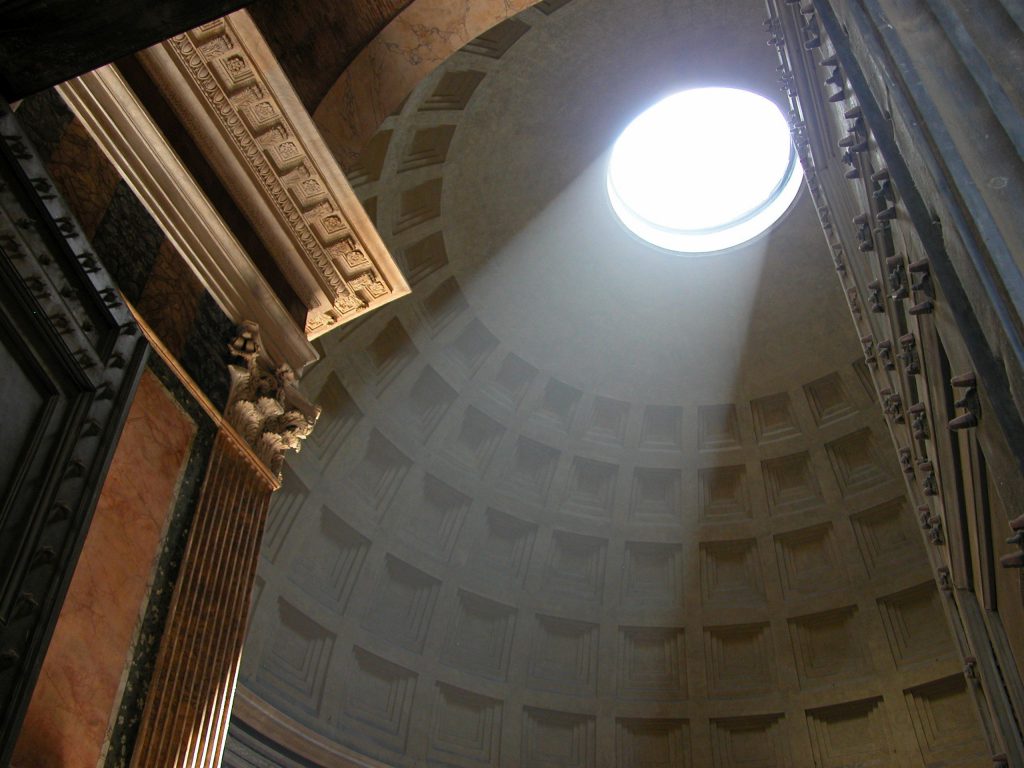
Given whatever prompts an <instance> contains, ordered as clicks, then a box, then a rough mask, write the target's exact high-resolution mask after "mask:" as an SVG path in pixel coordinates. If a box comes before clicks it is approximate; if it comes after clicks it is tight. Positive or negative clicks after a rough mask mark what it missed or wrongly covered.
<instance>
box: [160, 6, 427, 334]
mask: <svg viewBox="0 0 1024 768" xmlns="http://www.w3.org/2000/svg"><path fill="white" fill-rule="evenodd" d="M142 58H143V62H144V63H145V64H146V66H147V68H148V70H149V72H150V74H151V75H152V77H153V78H154V79H155V80H156V81H157V83H158V84H159V85H160V86H161V88H163V89H164V90H165V92H166V94H167V95H168V97H169V99H170V101H171V102H172V104H174V106H175V108H176V109H177V110H178V112H179V116H180V117H181V119H182V122H183V123H184V124H185V125H186V126H187V127H188V129H189V130H190V131H191V133H192V135H193V137H194V138H195V139H196V141H197V143H198V144H199V146H200V147H201V148H202V150H203V151H204V152H205V153H206V156H207V159H208V161H209V162H210V163H211V165H212V166H213V167H214V168H215V169H216V170H217V172H218V174H219V175H220V176H221V178H222V180H223V181H224V182H225V185H226V186H227V188H228V190H229V191H230V192H231V194H232V195H233V196H234V197H235V199H236V201H237V202H238V203H239V205H240V207H241V208H242V209H243V210H244V211H245V212H246V214H247V215H248V217H249V219H250V221H252V222H253V225H254V227H255V228H256V230H257V231H258V232H259V233H260V235H261V237H262V239H263V240H264V242H265V243H266V244H267V246H268V249H269V250H270V252H271V253H272V255H273V256H274V258H275V260H276V261H277V262H278V265H279V266H280V268H281V271H282V272H283V274H284V275H285V277H286V279H288V280H289V282H290V283H291V285H292V287H293V289H294V290H295V291H296V292H297V293H298V294H299V296H300V297H301V298H302V300H303V301H304V302H305V303H306V307H307V309H308V314H307V318H306V327H305V331H306V335H307V337H308V338H310V339H312V338H315V337H317V336H320V335H322V334H324V333H326V332H327V331H329V330H331V329H332V328H334V327H336V326H337V325H340V324H341V323H344V322H347V321H349V320H351V319H353V318H355V317H358V316H359V315H361V314H363V313H365V312H367V311H369V310H371V309H374V308H375V307H378V306H380V305H381V304H384V303H386V302H388V301H391V300H392V299H395V298H398V297H399V296H403V295H405V294H406V293H408V292H409V287H408V285H407V283H406V282H405V279H404V278H403V277H402V274H401V272H400V271H399V269H398V267H397V266H396V264H395V263H394V261H393V259H392V258H391V256H390V254H389V253H388V251H387V249H386V247H385V246H384V244H383V242H382V241H381V239H380V236H379V235H378V234H377V231H376V229H375V228H374V226H373V224H372V223H371V222H370V220H369V218H368V217H367V215H366V213H365V212H364V211H363V209H362V206H361V205H360V203H359V201H358V200H357V199H356V197H355V195H354V194H353V192H352V189H351V187H350V186H349V184H348V182H347V181H346V180H345V177H344V174H343V173H342V171H341V169H340V167H339V166H338V164H337V162H336V161H335V160H334V158H333V157H332V156H331V155H330V152H329V151H328V149H327V147H326V145H325V144H324V142H323V139H322V138H321V137H320V134H319V132H318V131H317V129H316V128H315V126H314V125H313V122H312V119H311V118H310V116H309V114H308V112H306V110H305V108H304V107H303V106H302V104H301V102H300V101H299V98H298V96H297V95H296V94H295V92H294V89H293V88H292V86H291V84H290V83H289V81H288V79H287V78H286V77H285V75H284V73H283V72H282V71H281V69H280V66H279V65H278V63H277V61H276V59H275V58H274V56H273V55H272V54H271V53H270V51H269V49H268V48H267V46H266V43H265V41H264V40H263V38H262V36H261V35H260V33H259V31H258V30H257V29H256V27H255V25H254V24H253V23H252V21H251V19H250V18H249V16H248V14H247V13H245V12H244V11H243V12H239V13H235V14H232V15H231V16H226V17H224V18H222V19H217V20H216V21H213V22H210V23H209V24H204V25H203V26H200V27H197V28H196V29H193V30H191V31H189V32H186V33H184V34H181V35H177V36H175V37H173V38H171V39H169V40H167V41H165V42H164V43H162V44H161V45H159V46H155V47H154V48H151V49H149V50H148V51H145V52H144V53H143V54H142Z"/></svg>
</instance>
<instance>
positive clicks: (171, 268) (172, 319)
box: [135, 240, 205, 357]
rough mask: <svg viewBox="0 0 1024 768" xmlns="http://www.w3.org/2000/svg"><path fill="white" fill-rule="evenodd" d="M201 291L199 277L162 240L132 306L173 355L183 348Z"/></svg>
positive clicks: (193, 321)
mask: <svg viewBox="0 0 1024 768" xmlns="http://www.w3.org/2000/svg"><path fill="white" fill-rule="evenodd" d="M204 293H205V291H204V289H203V286H202V284H201V283H200V282H199V278H197V277H196V276H195V274H194V273H193V272H192V270H190V269H189V268H188V265H186V264H185V262H184V261H183V260H182V258H181V256H179V255H178V252H177V251H176V250H175V248H174V246H173V245H171V243H170V241H168V240H164V242H163V243H162V244H161V246H160V252H159V254H158V255H157V257H156V261H155V262H154V263H153V271H152V272H150V274H149V279H148V280H147V281H146V285H145V287H144V288H143V289H142V296H141V297H140V298H139V301H138V303H137V304H136V305H135V306H136V309H138V311H139V312H140V313H141V314H142V316H143V317H144V318H145V319H146V322H147V323H149V326H150V327H151V328H152V329H153V330H154V331H156V334H157V336H159V337H160V340H161V341H162V342H163V343H164V345H165V346H166V347H167V349H168V350H170V352H171V354H172V355H174V356H175V357H181V354H182V352H183V351H184V350H185V345H186V344H187V343H188V340H189V336H190V335H191V333H192V326H193V325H194V323H195V321H196V313H197V312H198V311H199V301H200V298H201V297H202V296H203V295H204Z"/></svg>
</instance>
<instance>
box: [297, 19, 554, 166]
mask: <svg viewBox="0 0 1024 768" xmlns="http://www.w3.org/2000/svg"><path fill="white" fill-rule="evenodd" d="M537 4H538V1H537V0H477V2H473V3H469V2H466V1H465V0H413V2H412V3H410V4H409V5H408V6H406V8H405V9H404V10H403V11H402V12H401V13H400V14H399V15H398V16H397V17H396V18H395V19H394V20H392V21H391V23H389V24H388V25H387V26H386V27H385V28H384V29H383V31H381V33H380V34H379V35H377V37H376V38H374V39H373V40H372V41H371V42H370V43H369V44H368V45H367V46H366V47H365V48H364V49H363V50H362V51H361V52H360V53H359V55H358V56H356V58H355V59H354V60H353V61H352V63H351V64H350V65H349V66H348V68H346V69H345V71H344V72H342V73H341V76H340V77H339V78H338V80H337V81H336V82H335V83H334V85H333V86H331V88H330V90H328V91H327V94H326V95H325V96H324V98H323V100H322V101H321V102H320V104H319V105H318V106H317V107H316V110H315V111H314V112H313V119H314V120H315V122H316V124H317V127H319V128H320V131H321V133H322V134H323V136H324V139H325V140H326V141H327V145H328V146H329V147H330V148H331V151H332V152H333V153H334V156H335V157H336V158H337V159H338V161H339V162H340V163H341V164H342V166H343V167H346V168H347V167H348V166H349V165H350V164H351V163H352V162H353V161H354V160H355V159H356V158H357V157H358V156H359V153H360V151H361V150H362V148H363V145H364V144H365V142H366V140H367V139H369V138H370V136H372V135H373V132H374V131H375V130H377V127H378V126H379V125H380V124H381V122H382V121H383V120H384V118H385V117H387V116H388V115H390V114H391V113H392V112H394V111H395V109H396V108H397V107H398V106H399V105H400V104H401V103H402V101H403V100H404V99H405V98H406V96H408V95H409V93H410V92H411V91H412V89H413V88H414V87H415V86H416V84H417V83H419V82H420V81H421V80H422V79H423V78H425V77H426V76H427V75H429V74H430V73H431V72H432V71H433V70H434V68H435V67H437V66H438V65H439V64H441V62H443V61H444V60H445V59H447V58H448V57H449V56H451V55H452V54H453V53H455V52H456V51H458V50H459V49H460V48H462V46H463V45H465V44H466V43H468V42H469V41H470V40H472V39H473V38H475V37H477V36H479V35H481V34H483V33H484V32H486V31H487V30H488V29H490V28H491V27H493V26H495V25H496V24H498V23H500V22H502V21H504V20H505V19H507V18H510V17H512V16H515V15H516V14H517V13H519V12H520V11H523V10H525V9H526V8H529V7H530V6H532V5H537Z"/></svg>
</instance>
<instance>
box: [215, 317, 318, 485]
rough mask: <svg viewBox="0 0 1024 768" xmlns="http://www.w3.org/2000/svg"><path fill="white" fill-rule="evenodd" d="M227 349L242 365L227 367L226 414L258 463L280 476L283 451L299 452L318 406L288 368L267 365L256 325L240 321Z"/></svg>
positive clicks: (311, 428)
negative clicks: (307, 397) (228, 377)
mask: <svg viewBox="0 0 1024 768" xmlns="http://www.w3.org/2000/svg"><path fill="white" fill-rule="evenodd" d="M228 351H229V352H230V353H231V355H232V356H234V357H236V358H240V359H241V360H243V361H244V362H245V365H244V366H240V365H229V366H228V372H229V373H230V374H231V391H230V393H229V394H228V405H227V408H225V409H224V416H225V418H226V419H227V420H228V423H229V424H230V425H231V426H232V427H233V428H234V429H235V430H236V431H237V432H238V433H239V434H240V435H242V437H243V438H245V441H246V442H247V443H248V444H249V447H250V448H252V450H253V452H254V453H255V454H256V456H257V457H258V458H259V459H260V461H262V462H263V463H264V464H265V465H266V466H267V467H269V468H270V470H271V471H272V472H273V473H274V474H275V475H277V476H278V477H280V475H281V465H282V463H283V462H284V454H285V452H286V451H296V452H298V451H300V450H301V449H302V441H303V440H305V439H306V438H307V437H309V436H310V434H312V432H313V427H315V426H316V422H317V419H319V418H320V407H319V406H316V405H313V403H311V402H310V401H309V400H307V399H306V397H305V396H304V395H303V394H302V393H301V392H300V391H299V389H298V387H297V386H296V383H295V372H294V371H293V370H292V369H291V368H290V367H289V366H288V365H279V366H277V367H275V366H274V365H273V364H271V363H270V362H268V361H267V359H266V358H265V357H264V355H263V352H262V345H261V343H260V330H259V326H258V325H256V323H252V322H246V323H242V324H241V325H240V326H239V327H238V332H237V335H236V336H235V338H234V339H233V340H232V342H231V344H230V345H229V347H228Z"/></svg>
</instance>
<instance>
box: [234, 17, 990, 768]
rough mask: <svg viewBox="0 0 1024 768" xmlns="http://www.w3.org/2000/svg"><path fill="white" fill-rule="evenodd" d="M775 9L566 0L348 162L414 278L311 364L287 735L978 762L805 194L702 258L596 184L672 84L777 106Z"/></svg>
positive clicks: (266, 684) (288, 609) (371, 746)
mask: <svg viewBox="0 0 1024 768" xmlns="http://www.w3.org/2000/svg"><path fill="white" fill-rule="evenodd" d="M761 20H762V14H761V7H760V5H759V4H757V3H751V2H749V1H748V0H732V1H731V2H689V3H681V2H679V1H678V0H644V2H642V3H638V2H636V0H573V2H568V3H566V2H547V3H541V4H539V5H538V6H537V7H534V8H532V9H529V10H527V11H524V12H523V13H521V14H520V15H519V16H516V17H514V18H513V19H511V20H509V21H505V22H503V23H501V24H499V25H498V26H497V27H494V28H493V29H491V30H490V31H488V32H487V33H485V34H484V35H482V36H481V37H480V38H477V39H476V40H474V41H473V42H472V43H470V44H469V45H468V46H466V48H464V49H463V50H462V51H460V52H458V53H456V54H455V55H454V56H452V57H451V58H450V59H448V60H447V61H446V62H445V63H444V64H443V65H442V66H440V67H439V68H438V69H437V70H436V71H434V72H433V73H432V74H431V75H430V76H429V77H427V78H426V79H424V80H423V81H422V82H421V83H420V85H419V86H418V87H417V88H416V89H415V90H414V92H413V93H412V94H411V95H410V96H409V98H408V99H407V100H406V101H405V103H404V104H403V106H402V107H401V109H400V110H399V111H398V112H397V113H396V114H393V115H391V116H390V117H388V118H387V119H386V120H384V121H383V123H382V124H381V126H380V128H379V130H378V132H377V133H376V135H375V136H374V137H373V138H372V139H371V140H370V141H369V143H368V144H367V146H366V148H365V149H364V151H363V153H362V155H361V157H360V160H359V162H358V163H356V164H354V165H350V167H349V171H350V174H349V175H350V178H351V180H352V182H353V184H354V186H355V187H356V191H357V192H358V193H359V194H360V197H361V199H363V201H364V204H365V206H366V207H367V210H368V211H369V212H370V214H371V217H373V218H374V220H375V222H376V224H377V226H378V229H379V230H380V231H381V233H382V235H383V237H384V238H385V241H386V242H387V243H388V245H389V248H390V249H391V250H392V252H393V253H394V254H395V256H396V258H397V259H398V260H399V262H400V263H401V264H402V266H403V269H404V271H405V274H406V276H407V277H408V279H409V281H410V283H411V284H412V285H413V295H412V296H411V297H409V298H407V299H403V300H401V301H399V302H396V303H395V304H393V305H389V306H388V307H385V308H384V309H382V310H380V311H378V312H376V313H374V314H373V315H372V316H369V317H367V318H366V319H365V320H363V321H362V322H359V323H358V324H356V325H355V326H353V327H351V328H350V329H349V330H347V331H343V332H340V333H338V334H335V335H333V336H328V337H325V339H324V342H323V343H324V349H325V352H326V357H325V359H324V361H323V362H322V363H320V364H319V365H318V366H317V367H316V368H315V369H314V370H313V371H312V372H311V373H310V374H308V376H307V379H306V385H307V387H309V389H310V391H313V392H316V393H318V397H317V400H318V402H319V403H321V405H322V406H323V408H324V415H323V418H322V420H321V423H320V425H319V427H318V429H317V431H316V432H315V434H314V437H313V439H312V440H311V441H310V444H309V445H308V446H307V448H306V450H305V451H304V452H303V453H302V454H300V455H299V456H298V457H297V458H296V459H295V460H294V461H293V462H292V463H291V465H290V466H289V468H288V471H287V473H286V474H287V478H288V479H287V482H286V486H285V488H284V490H283V491H282V492H281V493H279V494H278V496H277V497H276V498H275V502H274V505H273V507H272V510H271V518H270V521H269V523H268V528H267V532H266V537H265V542H264V549H263V553H262V558H261V564H260V569H259V575H258V579H257V592H256V595H255V598H254V599H255V610H254V616H253V620H252V625H251V627H250V633H249V639H248V643H247V647H246V654H245V657H244V659H243V669H242V675H241V684H242V686H243V689H244V690H243V691H242V692H241V694H240V698H241V699H242V700H243V702H244V701H250V702H253V701H258V702H260V706H261V707H262V708H263V710H264V711H271V712H273V715H272V716H271V717H270V719H269V721H268V720H265V721H263V722H262V725H263V726H264V731H265V735H266V734H269V736H268V738H272V739H274V740H277V741H278V742H279V743H281V744H282V745H283V746H284V747H287V749H288V750H291V751H292V752H294V753H295V754H300V755H301V754H306V755H314V754H315V755H331V756H333V757H331V760H333V761H334V762H332V763H330V764H336V765H354V764H364V765H365V764H377V763H373V762H372V761H374V760H375V761H379V763H380V764H384V765H403V766H405V765H409V766H411V765H423V764H431V765H435V764H436V765H451V766H499V765H501V766H577V765H579V766H611V765H616V766H633V765H637V766H639V765H664V766H669V765H671V766H679V765H684V766H685V765H694V766H704V765H715V766H789V765H812V764H814V765H830V766H831V765H835V766H839V765H854V764H856V765H880V766H881V765H892V766H896V765H899V766H905V765H915V766H923V765H937V764H938V763H937V762H935V761H936V760H939V759H941V760H945V761H946V762H945V763H942V764H944V765H961V764H963V765H968V764H973V763H970V762H969V761H970V759H972V756H974V755H975V754H981V752H979V751H978V750H979V749H980V747H979V744H980V742H979V739H980V733H979V731H978V727H977V724H976V723H975V722H974V715H973V713H972V712H971V710H970V703H969V700H968V693H967V691H966V690H965V688H964V682H963V678H962V675H961V674H960V669H959V665H958V663H957V661H956V658H955V654H954V650H953V644H952V640H951V638H950V636H949V632H948V629H947V625H946V623H945V618H944V615H943V610H942V607H941V602H940V598H939V595H938V593H937V591H936V589H935V586H934V584H933V581H932V579H931V574H930V570H929V567H928V562H927V558H926V556H925V552H924V548H923V544H922V541H921V537H920V533H919V532H918V531H917V530H916V521H915V519H914V516H913V513H912V511H911V510H910V509H908V507H907V504H906V502H905V499H904V497H903V483H902V479H901V477H900V474H899V469H898V466H897V465H896V461H895V458H894V456H893V455H892V454H893V452H892V450H891V447H890V442H889V436H888V434H887V432H886V427H885V424H884V422H883V420H882V418H881V416H880V413H879V411H878V407H877V405H876V404H875V403H874V399H873V393H872V392H871V391H870V386H871V385H870V382H869V380H868V377H867V375H866V371H865V370H864V369H863V367H862V365H863V364H862V363H860V362H855V361H857V360H858V356H859V345H858V342H857V339H856V336H855V334H854V332H853V326H852V324H851V322H850V319H849V317H848V310H847V308H846V305H845V300H844V297H843V296H842V293H841V291H840V289H839V285H838V281H837V280H836V279H835V275H834V274H833V272H832V265H831V260H830V258H829V254H828V251H827V248H826V246H825V243H824V240H823V237H822V235H821V233H820V230H819V229H818V226H817V222H816V218H815V215H814V212H813V210H812V209H811V207H810V204H809V202H808V198H807V196H806V195H805V194H802V195H801V197H800V198H798V201H797V203H796V204H795V206H794V209H793V210H792V211H791V212H790V214H789V215H788V217H787V218H785V219H784V220H783V222H782V223H781V224H780V225H778V226H777V227H776V228H775V229H774V230H773V231H771V232H770V233H769V234H768V235H767V236H765V237H763V238H761V239H760V240H758V241H756V242H755V243H753V244H752V245H750V246H748V247H743V248H739V249H736V250H734V251H732V252H729V253H726V254H722V255H720V256H715V257H710V258H703V259H687V258H681V257H678V256H673V255H670V254H666V253H662V252H659V251H656V250H654V249H652V248H650V247H648V246H645V245H643V244H641V243H639V242H637V241H635V240H634V239H633V238H632V237H631V236H629V235H628V234H626V233H625V231H624V230H623V229H622V228H621V227H620V226H619V225H618V224H617V222H615V221H614V220H613V218H612V214H611V212H610V208H609V207H608V204H607V202H606V200H605V199H604V196H603V195H604V187H603V183H604V179H603V173H604V170H603V162H604V159H605V158H606V154H607V151H608V149H609V147H610V144H611V142H612V141H613V140H614V137H615V136H616V135H617V133H618V132H619V131H620V130H621V129H622V127H624V125H625V124H626V123H627V122H628V121H629V120H630V119H631V118H632V117H633V116H634V115H636V114H637V113H639V112H640V111H642V109H643V108H644V107H645V106H647V105H648V104H650V103H652V102H653V101H654V100H656V99H657V98H658V97H659V96H661V95H664V94H667V93H669V92H672V91H673V90H677V89H680V88H683V87H687V86H689V85H698V84H701V85H704V84H717V85H731V86H739V87H747V88H751V89H754V90H757V91H760V92H762V93H764V94H766V95H769V96H771V97H772V98H776V96H777V94H776V92H775V87H776V83H775V72H774V66H775V63H774V60H773V52H772V50H771V49H770V48H768V47H767V46H766V45H765V44H764V35H763V30H762V27H761ZM249 711H250V712H251V711H253V710H252V708H251V707H250V709H249ZM240 712H241V716H242V717H243V719H244V718H245V712H246V709H245V707H244V706H243V707H241V709H240ZM937 722H938V723H941V724H942V727H941V729H938V730H937V729H936V728H934V727H933V726H934V724H935V723H937ZM247 749H249V750H254V749H256V748H255V747H253V746H251V745H250V746H245V744H243V743H242V742H241V741H238V740H236V741H235V742H234V743H233V745H232V747H231V749H229V754H228V756H227V757H226V763H225V764H226V765H245V764H248V763H245V762H243V758H244V757H245V755H244V754H243V753H245V751H246V750H247ZM231 750H235V751H233V752H232V751H231ZM345 755H349V756H361V757H358V760H361V761H363V762H347V760H348V758H346V757H345ZM353 759H356V758H353ZM233 760H234V761H236V762H234V763H233V762H232V761H233ZM367 761H369V762H367ZM958 761H959V762H958ZM296 764H298V763H296Z"/></svg>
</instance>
